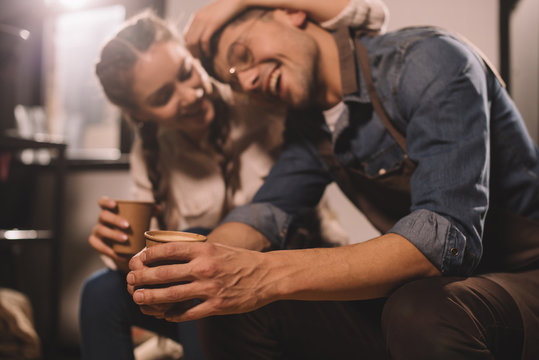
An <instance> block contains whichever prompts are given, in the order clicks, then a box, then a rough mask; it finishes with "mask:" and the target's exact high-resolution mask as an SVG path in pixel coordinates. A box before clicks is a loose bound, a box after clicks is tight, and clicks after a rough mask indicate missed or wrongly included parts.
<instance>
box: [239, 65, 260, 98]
mask: <svg viewBox="0 0 539 360" xmlns="http://www.w3.org/2000/svg"><path fill="white" fill-rule="evenodd" d="M237 76H238V82H239V84H240V86H241V88H242V90H243V91H246V92H248V91H254V90H256V89H258V88H259V87H260V85H261V76H260V70H259V69H258V67H256V66H254V67H251V68H249V69H246V70H241V71H238V73H237Z"/></svg>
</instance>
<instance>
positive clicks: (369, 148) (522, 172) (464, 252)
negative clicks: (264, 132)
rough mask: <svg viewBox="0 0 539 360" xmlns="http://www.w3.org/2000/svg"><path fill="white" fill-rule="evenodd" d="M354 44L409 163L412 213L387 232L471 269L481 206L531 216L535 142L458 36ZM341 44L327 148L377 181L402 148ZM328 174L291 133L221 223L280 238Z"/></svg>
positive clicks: (537, 208) (396, 35)
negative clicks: (257, 185) (340, 108)
mask: <svg viewBox="0 0 539 360" xmlns="http://www.w3.org/2000/svg"><path fill="white" fill-rule="evenodd" d="M337 31H341V32H342V31H346V32H347V33H348V29H344V30H343V29H338V30H337ZM361 42H362V43H363V44H364V45H365V46H366V47H367V49H368V51H369V59H370V63H371V70H372V77H373V81H374V83H375V86H376V89H377V92H378V95H379V97H380V99H381V101H382V103H383V105H384V108H385V110H386V112H387V114H388V116H389V118H390V119H391V121H392V122H393V124H394V126H395V127H396V128H397V129H398V130H399V131H401V132H402V133H403V135H404V136H405V137H406V143H407V156H409V158H410V159H412V160H413V161H414V162H415V163H416V164H417V167H416V170H415V171H414V173H413V175H412V177H411V180H410V187H411V188H410V191H411V207H410V212H409V214H408V215H406V216H404V217H403V218H401V219H400V220H399V221H398V222H397V223H396V224H395V225H394V226H393V228H392V229H391V230H390V231H389V232H392V233H396V234H399V235H401V236H403V237H405V238H406V239H408V240H409V241H410V242H412V243H413V244H414V245H415V246H416V247H417V248H418V249H419V250H420V251H421V252H422V253H423V254H424V255H425V256H426V257H427V258H428V259H429V260H430V261H431V262H432V263H433V264H434V265H435V266H436V267H437V268H438V269H439V270H440V271H441V272H442V273H443V274H444V275H468V274H470V273H472V271H473V270H474V268H475V267H476V266H477V264H478V262H479V260H480V258H481V254H482V237H483V226H484V221H485V216H486V213H487V210H488V209H489V206H496V207H499V208H501V209H504V210H506V211H509V212H511V213H514V214H519V215H521V216H524V217H527V218H530V219H534V220H539V150H538V148H537V146H536V145H535V144H534V143H533V141H532V140H531V138H530V137H529V135H528V133H527V132H526V128H525V125H524V123H523V121H522V118H521V116H520V114H519V113H518V110H517V109H516V107H515V105H514V103H513V102H512V100H511V99H510V98H509V96H508V94H507V92H506V90H505V89H504V88H503V86H502V85H501V84H500V82H499V81H498V80H497V78H496V76H495V75H494V74H493V73H492V71H491V70H490V69H489V68H488V67H487V66H486V65H485V63H484V62H483V61H482V59H481V58H480V57H479V56H477V55H476V53H475V52H474V51H473V50H472V49H471V48H470V47H469V46H468V45H467V44H466V43H464V42H462V41H461V40H459V39H457V38H456V37H454V36H452V35H451V34H449V33H447V32H445V31H443V30H440V29H436V28H431V27H416V28H407V29H403V30H400V31H396V32H391V33H387V34H385V35H382V36H378V37H368V36H362V37H361ZM341 45H342V44H341ZM338 47H339V52H340V59H341V64H340V66H341V74H342V77H343V93H344V98H343V100H344V102H345V104H346V105H347V107H348V111H346V112H345V113H344V114H343V115H342V116H341V118H340V119H339V120H338V121H337V123H336V125H335V129H334V131H333V133H332V134H331V135H332V139H333V144H334V152H335V154H336V156H337V157H338V159H339V161H340V162H341V163H342V164H343V165H345V166H347V167H352V168H357V169H360V170H361V171H363V172H364V173H366V174H367V175H369V176H370V177H372V178H373V179H375V178H377V177H379V176H391V172H392V170H393V169H396V168H398V166H399V165H400V163H401V162H402V161H403V158H404V156H405V155H406V154H405V153H404V152H403V151H402V150H401V148H400V147H399V146H398V144H396V142H395V140H394V139H393V137H392V136H391V135H390V134H389V133H388V131H387V130H386V129H385V127H384V126H383V124H382V123H381V122H380V119H379V118H378V116H377V115H376V113H374V112H373V111H372V107H371V106H370V103H369V102H370V100H369V96H368V93H367V89H366V86H365V83H364V80H363V79H362V77H361V76H360V74H359V72H358V71H356V69H355V66H354V64H355V63H356V60H357V59H355V54H354V53H353V52H351V51H350V50H348V49H346V48H344V47H342V46H339V45H338ZM290 121H294V119H290ZM312 126H316V125H315V124H313V125H312ZM321 126H325V125H324V124H322V125H321ZM326 130H327V131H329V130H328V129H327V126H326ZM331 181H333V179H332V177H331V174H330V173H329V172H328V169H327V168H326V166H325V164H324V163H323V161H322V160H321V159H320V158H319V156H318V154H317V150H316V148H315V146H314V144H313V143H312V142H311V141H310V140H309V139H308V138H305V137H301V136H294V137H290V138H289V139H288V141H287V144H286V146H285V149H284V151H283V153H282V155H281V157H280V159H279V161H278V162H277V163H276V164H275V165H274V167H273V169H272V171H271V172H270V175H269V176H268V178H267V179H266V181H265V183H264V185H263V186H262V187H261V189H260V190H259V192H258V193H257V195H256V196H255V198H254V200H253V202H252V203H251V204H249V205H246V206H243V207H241V208H237V209H236V210H234V211H233V212H231V213H230V214H229V216H228V217H227V218H226V219H225V220H224V221H225V222H230V221H239V222H244V223H246V224H249V225H251V226H253V227H254V228H255V229H257V230H259V231H260V232H262V233H263V234H264V235H265V236H266V237H267V238H268V239H269V240H270V241H271V242H272V243H273V244H274V245H275V247H277V248H282V247H283V246H284V245H285V242H286V235H287V230H288V228H289V226H290V224H291V223H292V222H293V220H294V218H293V216H294V214H296V213H298V211H299V210H301V209H302V208H304V207H313V206H315V205H316V203H317V202H318V200H319V199H320V197H321V195H322V193H323V191H324V189H325V187H326V186H327V185H328V184H329V183H330V182H331Z"/></svg>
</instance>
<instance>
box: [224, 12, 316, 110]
mask: <svg viewBox="0 0 539 360" xmlns="http://www.w3.org/2000/svg"><path fill="white" fill-rule="evenodd" d="M318 59H319V49H318V46H317V44H316V42H315V41H314V40H313V39H312V38H311V37H310V36H309V35H308V34H306V33H305V32H304V31H303V30H302V29H301V28H300V27H299V26H297V25H295V23H294V22H293V21H292V20H291V17H290V15H289V14H288V13H286V12H284V11H281V10H275V11H273V14H269V15H267V16H266V17H265V18H253V19H249V20H246V21H244V22H240V23H238V24H231V25H229V26H228V27H227V28H225V29H224V30H223V32H222V34H221V37H220V40H219V44H218V48H217V53H216V55H215V56H214V59H213V61H214V69H215V73H216V75H217V77H218V78H219V79H220V80H221V81H224V82H227V83H230V84H231V85H232V86H233V87H235V88H237V89H238V90H242V91H245V92H247V93H250V94H254V95H256V96H262V97H263V98H265V99H270V100H271V99H272V100H278V101H280V102H283V103H285V104H286V105H288V106H291V107H294V108H304V107H307V106H309V105H311V104H312V103H313V102H314V100H315V97H316V92H315V89H316V86H315V85H316V83H317V81H318V79H317V74H318Z"/></svg>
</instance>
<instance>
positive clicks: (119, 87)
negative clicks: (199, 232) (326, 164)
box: [95, 10, 229, 229]
mask: <svg viewBox="0 0 539 360" xmlns="http://www.w3.org/2000/svg"><path fill="white" fill-rule="evenodd" d="M167 41H176V42H178V43H182V41H181V40H180V37H179V36H178V35H177V34H176V33H175V32H174V31H173V30H172V27H171V26H169V25H168V24H167V23H166V22H165V21H164V20H163V19H161V18H159V17H158V16H157V15H155V14H154V13H153V12H151V11H149V10H148V11H144V12H142V13H140V14H139V15H136V16H134V17H132V18H130V19H129V20H127V21H126V22H125V23H124V25H123V26H122V28H121V29H120V30H119V31H118V32H117V33H116V35H114V36H113V37H112V38H111V39H109V40H108V41H107V42H106V43H105V45H104V46H103V48H102V50H101V56H100V59H99V60H98V62H97V64H96V66H95V72H96V75H97V77H98V78H99V81H100V83H101V86H102V87H103V91H104V93H105V95H106V96H107V98H108V99H109V100H110V101H111V102H112V103H113V104H115V105H117V106H119V107H120V108H122V109H128V110H132V111H130V113H131V116H130V117H128V120H130V122H131V123H132V124H133V125H134V128H135V130H136V131H138V134H139V136H140V139H141V141H142V154H143V158H144V161H145V164H146V169H147V173H148V179H149V180H150V183H151V185H152V192H153V197H154V201H155V203H156V204H157V205H160V207H161V209H162V210H163V211H161V212H159V214H158V215H157V220H158V223H159V227H160V228H161V229H166V228H167V225H168V226H170V227H175V226H177V224H176V223H177V220H178V219H177V218H175V217H176V215H175V214H174V211H173V209H172V208H171V207H170V208H167V207H166V206H164V205H165V204H166V201H167V200H171V199H169V198H170V197H171V196H172V195H171V194H170V191H169V188H170V186H169V185H170V184H169V177H168V176H166V169H164V168H163V164H162V162H161V161H159V142H158V138H157V135H158V124H157V123H156V122H154V121H144V122H142V121H140V120H138V119H136V116H133V114H134V113H136V110H137V104H136V102H135V100H134V97H133V67H134V66H135V64H136V62H137V60H138V58H139V56H140V55H141V54H142V53H144V52H146V51H148V49H149V48H150V47H151V46H152V45H153V44H155V43H160V42H167ZM212 102H213V104H214V107H215V113H216V114H217V115H216V118H215V119H214V121H213V122H212V124H211V126H210V129H209V139H210V143H211V144H212V145H213V147H214V149H215V151H216V152H217V153H218V154H223V146H224V143H225V141H226V138H227V137H228V133H229V125H228V111H227V109H228V107H227V106H226V104H225V103H224V101H223V100H222V98H221V96H220V95H219V94H218V92H217V91H214V92H213V98H212ZM225 162H228V161H225ZM223 175H224V176H226V174H223Z"/></svg>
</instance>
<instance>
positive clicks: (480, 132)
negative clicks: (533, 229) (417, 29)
mask: <svg viewBox="0 0 539 360" xmlns="http://www.w3.org/2000/svg"><path fill="white" fill-rule="evenodd" d="M405 59H406V61H404V63H403V71H402V76H401V77H400V78H399V85H398V94H399V95H397V96H399V104H400V105H401V106H402V112H403V113H404V114H405V117H408V119H409V121H408V125H407V127H406V138H407V145H408V147H407V149H408V155H409V157H410V158H411V159H412V160H414V161H415V162H416V163H417V168H416V170H415V172H414V174H413V175H412V178H411V194H412V206H411V213H410V215H408V216H406V217H405V218H403V219H401V220H400V221H399V222H398V223H397V224H396V225H395V227H394V228H393V229H392V232H395V233H398V234H401V235H402V236H404V237H405V238H407V239H408V240H409V241H411V242H412V243H413V244H414V245H415V246H417V248H418V249H419V250H420V251H421V252H422V253H423V254H424V255H425V256H426V257H427V258H428V259H429V260H430V261H432V263H433V264H434V265H436V266H437V267H438V269H439V270H440V271H441V272H442V273H443V274H444V275H468V274H470V273H471V272H472V271H473V269H474V267H475V266H476V265H477V263H478V262H479V259H480V258H481V253H482V243H481V241H482V239H481V238H482V233H483V226H484V219H485V216H486V212H487V209H488V204H489V168H490V154H489V147H490V143H489V121H490V118H489V116H490V113H489V102H488V91H487V83H486V78H485V76H484V75H485V69H484V67H483V66H482V64H481V62H480V60H479V59H478V58H477V57H476V56H475V55H474V54H473V53H472V52H471V51H470V50H469V49H468V48H466V47H465V46H463V45H461V44H460V43H459V42H458V41H457V40H455V39H453V38H451V37H449V36H441V37H433V38H430V39H427V40H424V41H421V42H419V43H418V44H415V45H414V46H412V47H411V48H410V49H408V54H406V55H405ZM427 63H428V66H426V65H425V64H427ZM425 69H427V70H425Z"/></svg>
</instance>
